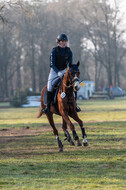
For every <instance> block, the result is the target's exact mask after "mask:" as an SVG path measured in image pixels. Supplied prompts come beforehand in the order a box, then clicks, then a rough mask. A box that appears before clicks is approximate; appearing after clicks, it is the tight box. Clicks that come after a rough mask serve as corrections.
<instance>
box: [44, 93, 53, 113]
mask: <svg viewBox="0 0 126 190" xmlns="http://www.w3.org/2000/svg"><path fill="white" fill-rule="evenodd" d="M51 102H52V92H49V91H47V106H46V108H45V109H44V112H45V113H49V111H50V105H51Z"/></svg>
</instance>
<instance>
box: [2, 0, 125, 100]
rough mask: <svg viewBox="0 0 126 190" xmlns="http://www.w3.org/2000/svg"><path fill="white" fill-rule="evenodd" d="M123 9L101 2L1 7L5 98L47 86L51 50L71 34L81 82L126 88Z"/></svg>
mask: <svg viewBox="0 0 126 190" xmlns="http://www.w3.org/2000/svg"><path fill="white" fill-rule="evenodd" d="M121 16H122V15H120V12H119V9H118V5H117V4H116V3H115V5H114V8H111V7H110V6H109V1H107V0H104V1H100V0H99V1H98V0H92V1H89V0H59V1H55V0H52V1H46V0H43V1H42V0H41V1H40V0H33V1H32V4H30V3H28V2H26V1H25V2H23V0H22V1H17V2H16V1H15V2H14V3H11V2H10V3H4V2H3V3H2V1H1V3H0V98H5V97H10V96H11V95H13V94H14V92H15V91H20V90H24V89H26V88H32V89H33V91H34V92H40V91H41V89H42V87H43V86H44V85H45V84H46V82H47V77H48V73H49V69H50V68H49V67H50V52H51V49H52V48H53V47H54V46H56V41H55V40H56V37H57V35H58V34H60V33H66V34H67V35H68V37H69V45H70V47H71V49H72V51H73V60H74V63H76V62H77V61H78V60H80V63H81V66H80V71H81V79H83V80H94V81H95V84H96V90H101V89H102V88H103V87H104V86H105V85H114V86H115V85H118V86H121V87H123V88H126V78H125V73H126V66H125V60H126V43H125V40H124V36H123V35H124V32H125V31H124V30H123V29H121V27H120V26H121V23H122V20H123V18H122V17H121Z"/></svg>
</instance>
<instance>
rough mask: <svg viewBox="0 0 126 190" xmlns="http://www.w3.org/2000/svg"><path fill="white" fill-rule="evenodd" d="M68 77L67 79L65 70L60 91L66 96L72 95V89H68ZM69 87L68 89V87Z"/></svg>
mask: <svg viewBox="0 0 126 190" xmlns="http://www.w3.org/2000/svg"><path fill="white" fill-rule="evenodd" d="M68 79H69V77H68V69H67V70H66V73H65V75H64V78H63V83H62V91H63V92H65V93H66V94H72V93H73V87H72V86H71V87H70V82H69V80H68ZM68 86H69V87H68Z"/></svg>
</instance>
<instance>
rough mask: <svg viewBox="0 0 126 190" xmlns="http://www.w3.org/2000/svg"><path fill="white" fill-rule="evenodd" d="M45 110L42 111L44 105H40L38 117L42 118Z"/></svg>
mask: <svg viewBox="0 0 126 190" xmlns="http://www.w3.org/2000/svg"><path fill="white" fill-rule="evenodd" d="M43 113H44V112H43V111H42V106H40V108H39V111H38V113H37V116H36V117H37V118H40V117H41V116H42V114H43Z"/></svg>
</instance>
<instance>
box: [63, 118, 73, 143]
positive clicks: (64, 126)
mask: <svg viewBox="0 0 126 190" xmlns="http://www.w3.org/2000/svg"><path fill="white" fill-rule="evenodd" d="M62 119H63V118H62ZM62 129H63V131H64V135H65V137H66V139H65V140H67V141H68V142H69V143H70V145H72V146H75V144H74V142H73V140H72V138H71V136H70V133H69V132H68V130H67V124H66V122H65V120H64V119H63V125H62Z"/></svg>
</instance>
